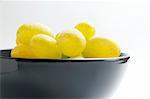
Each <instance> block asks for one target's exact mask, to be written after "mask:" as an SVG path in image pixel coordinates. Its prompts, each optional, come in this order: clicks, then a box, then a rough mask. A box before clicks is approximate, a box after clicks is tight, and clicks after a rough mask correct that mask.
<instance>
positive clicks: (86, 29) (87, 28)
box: [75, 22, 95, 39]
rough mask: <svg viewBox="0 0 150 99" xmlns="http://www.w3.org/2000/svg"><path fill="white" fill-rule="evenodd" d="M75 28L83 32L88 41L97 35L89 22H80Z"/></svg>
mask: <svg viewBox="0 0 150 99" xmlns="http://www.w3.org/2000/svg"><path fill="white" fill-rule="evenodd" d="M75 28H76V29H78V30H79V31H80V32H82V33H83V35H84V36H85V38H86V39H89V38H91V37H92V36H94V34H95V28H94V27H93V26H92V25H90V24H89V23H87V22H80V23H79V24H77V25H76V26H75Z"/></svg>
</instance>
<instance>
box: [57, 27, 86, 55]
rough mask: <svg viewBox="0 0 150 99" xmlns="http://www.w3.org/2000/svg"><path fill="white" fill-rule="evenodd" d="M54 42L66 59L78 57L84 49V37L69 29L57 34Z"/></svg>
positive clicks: (78, 32)
mask: <svg viewBox="0 0 150 99" xmlns="http://www.w3.org/2000/svg"><path fill="white" fill-rule="evenodd" d="M56 40H57V44H58V46H59V48H60V49H61V51H62V53H63V54H64V55H65V56H68V57H75V56H78V55H80V54H81V53H82V52H83V50H84V49H85V47H86V39H85V37H84V36H83V34H82V33H81V32H80V31H78V30H76V29H69V30H65V31H63V32H60V33H58V34H57V36H56Z"/></svg>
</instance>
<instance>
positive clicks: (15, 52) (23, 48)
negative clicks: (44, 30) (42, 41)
mask: <svg viewBox="0 0 150 99" xmlns="http://www.w3.org/2000/svg"><path fill="white" fill-rule="evenodd" d="M11 57H13V58H35V55H34V54H33V52H32V51H31V48H30V47H29V46H27V45H23V44H19V45H17V46H16V47H15V48H14V49H12V50H11Z"/></svg>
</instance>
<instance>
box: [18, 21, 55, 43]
mask: <svg viewBox="0 0 150 99" xmlns="http://www.w3.org/2000/svg"><path fill="white" fill-rule="evenodd" d="M36 34H45V35H48V36H53V33H52V31H51V30H50V29H49V28H48V27H47V26H45V25H43V24H40V23H27V24H23V25H22V26H21V27H20V28H19V29H18V31H17V39H16V43H17V44H20V43H22V44H26V45H29V42H30V40H31V38H32V37H33V36H34V35H36Z"/></svg>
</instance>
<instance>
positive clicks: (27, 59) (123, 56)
mask: <svg viewBox="0 0 150 99" xmlns="http://www.w3.org/2000/svg"><path fill="white" fill-rule="evenodd" d="M1 52H9V53H10V52H11V49H4V50H0V59H12V60H16V61H23V62H27V61H30V62H89V61H108V62H117V61H122V62H127V61H128V59H129V58H130V56H129V55H128V54H127V53H121V56H119V57H113V58H83V59H82V58H80V59H79V58H63V59H40V58H38V59H35V58H34V59H33V58H12V57H10V56H2V55H1Z"/></svg>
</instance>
